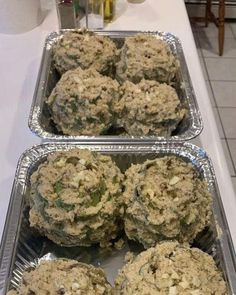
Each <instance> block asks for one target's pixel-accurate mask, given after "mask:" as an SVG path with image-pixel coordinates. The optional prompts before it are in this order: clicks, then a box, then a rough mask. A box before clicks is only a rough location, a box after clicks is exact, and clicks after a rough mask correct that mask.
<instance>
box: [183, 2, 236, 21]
mask: <svg viewBox="0 0 236 295" xmlns="http://www.w3.org/2000/svg"><path fill="white" fill-rule="evenodd" d="M235 4H236V3H235ZM186 7H187V11H188V15H189V16H190V17H194V16H196V17H202V16H204V15H205V8H206V6H205V5H204V4H200V3H199V4H186ZM212 11H213V12H214V13H215V15H217V13H218V5H213V6H212ZM225 18H229V19H235V20H236V5H226V9H225Z"/></svg>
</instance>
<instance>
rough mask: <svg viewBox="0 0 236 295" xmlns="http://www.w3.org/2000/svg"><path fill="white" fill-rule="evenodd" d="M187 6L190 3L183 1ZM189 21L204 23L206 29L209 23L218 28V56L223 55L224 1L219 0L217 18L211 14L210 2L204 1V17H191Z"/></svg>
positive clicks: (210, 0) (209, 0)
mask: <svg viewBox="0 0 236 295" xmlns="http://www.w3.org/2000/svg"><path fill="white" fill-rule="evenodd" d="M185 3H187V4H191V3H192V2H190V1H185ZM190 21H193V22H198V21H200V22H202V21H203V22H205V25H206V27H207V26H208V23H209V21H212V22H214V23H215V25H216V26H217V27H218V43H219V55H220V56H221V55H222V54H223V50H224V35H225V26H224V24H225V0H219V8H218V16H215V15H214V13H213V12H212V0H206V10H205V16H204V17H191V18H190Z"/></svg>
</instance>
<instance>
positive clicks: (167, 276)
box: [115, 242, 228, 295]
mask: <svg viewBox="0 0 236 295" xmlns="http://www.w3.org/2000/svg"><path fill="white" fill-rule="evenodd" d="M115 294H117V295H134V294H135V295H212V294H215V295H227V294H228V292H227V288H226V283H225V281H224V279H223V277H222V274H221V272H220V271H219V270H218V269H217V267H216V264H215V262H214V260H213V258H212V257H211V256H210V255H208V254H206V253H204V252H202V251H201V250H199V249H196V248H189V247H187V246H183V245H180V244H178V243H177V242H163V243H161V244H158V245H157V246H156V247H155V248H150V249H148V250H146V251H144V252H142V253H141V254H139V255H138V256H136V257H134V259H133V260H132V261H130V262H129V263H128V264H126V265H125V266H124V267H123V269H122V270H121V271H120V273H119V275H118V277H117V279H116V293H115Z"/></svg>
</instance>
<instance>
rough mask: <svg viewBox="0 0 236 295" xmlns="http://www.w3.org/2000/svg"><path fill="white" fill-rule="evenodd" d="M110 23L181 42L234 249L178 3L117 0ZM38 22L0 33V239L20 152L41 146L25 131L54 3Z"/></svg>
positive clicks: (220, 170) (216, 149) (223, 169)
mask: <svg viewBox="0 0 236 295" xmlns="http://www.w3.org/2000/svg"><path fill="white" fill-rule="evenodd" d="M117 1H118V10H117V17H116V19H115V20H114V21H113V22H112V23H110V24H108V25H107V26H106V27H105V29H107V30H161V31H167V32H171V33H173V34H175V35H176V36H178V37H179V38H180V40H181V42H182V46H183V49H184V54H185V58H186V61H187V65H188V69H189V72H190V76H191V79H192V83H193V87H194V90H195V94H196V97H197V101H198V104H199V107H200V111H201V114H202V117H203V121H204V130H203V132H202V134H201V135H200V136H199V138H198V139H197V140H195V141H194V142H196V143H197V144H198V145H200V146H202V147H204V149H205V150H206V151H207V152H208V154H209V155H210V157H211V159H212V162H213V165H214V168H215V172H216V176H217V180H218V185H219V189H220V193H221V197H222V201H223V204H224V208H225V212H226V216H227V220H228V223H229V227H230V231H231V235H232V238H233V242H234V246H236V227H235V226H234V223H235V221H236V215H235V212H236V198H235V195H234V191H233V187H232V184H231V179H230V175H229V172H228V169H227V166H226V160H225V157H224V154H223V149H222V146H221V143H220V138H219V134H218V131H217V127H216V123H215V120H214V115H213V111H212V108H211V104H210V99H209V97H208V93H207V88H206V84H205V81H204V78H203V74H202V70H201V66H200V63H199V58H198V55H197V51H196V47H195V43H194V39H193V36H192V32H191V27H190V24H189V21H188V16H187V14H186V10H185V4H184V1H183V0H146V1H145V2H143V3H142V4H131V3H127V2H126V0H117ZM47 8H48V10H47V11H46V16H45V19H44V21H43V23H42V24H41V25H40V26H39V27H37V28H35V29H34V30H32V31H30V32H26V33H24V34H18V35H5V34H0V151H1V152H0V165H1V167H0V238H1V236H2V231H3V228H4V222H5V216H6V212H7V207H8V202H9V198H10V193H11V187H12V183H13V179H14V174H15V169H16V165H17V161H18V159H19V157H20V155H21V153H22V152H23V151H24V150H25V149H27V148H29V147H31V146H32V145H33V144H38V143H40V142H41V140H40V139H39V138H37V137H36V136H35V135H34V134H32V133H31V132H30V130H29V128H28V115H29V110H30V106H31V102H32V98H33V93H34V88H35V83H36V79H37V73H38V69H39V64H40V59H41V54H42V49H43V44H44V39H45V36H46V35H47V34H48V33H49V32H51V31H54V30H57V29H58V24H57V15H56V10H55V7H54V1H53V0H48V1H47Z"/></svg>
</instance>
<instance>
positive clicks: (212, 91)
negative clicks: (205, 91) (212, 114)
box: [209, 80, 217, 106]
mask: <svg viewBox="0 0 236 295" xmlns="http://www.w3.org/2000/svg"><path fill="white" fill-rule="evenodd" d="M209 85H210V89H211V93H212V96H213V100H214V103H215V105H216V106H217V101H216V98H215V94H214V91H213V87H212V85H211V80H209Z"/></svg>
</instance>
